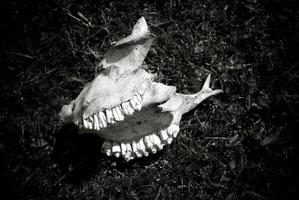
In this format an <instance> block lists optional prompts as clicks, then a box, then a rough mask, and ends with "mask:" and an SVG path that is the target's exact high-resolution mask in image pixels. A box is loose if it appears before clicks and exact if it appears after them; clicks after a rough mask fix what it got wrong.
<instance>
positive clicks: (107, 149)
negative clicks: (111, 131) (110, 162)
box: [102, 141, 112, 156]
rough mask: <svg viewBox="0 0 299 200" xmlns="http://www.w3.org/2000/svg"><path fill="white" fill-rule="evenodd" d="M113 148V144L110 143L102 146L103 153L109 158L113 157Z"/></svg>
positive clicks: (107, 142)
mask: <svg viewBox="0 0 299 200" xmlns="http://www.w3.org/2000/svg"><path fill="white" fill-rule="evenodd" d="M111 148H112V143H111V142H109V141H104V143H103V144H102V152H103V153H104V154H106V155H107V156H111V155H112V151H111Z"/></svg>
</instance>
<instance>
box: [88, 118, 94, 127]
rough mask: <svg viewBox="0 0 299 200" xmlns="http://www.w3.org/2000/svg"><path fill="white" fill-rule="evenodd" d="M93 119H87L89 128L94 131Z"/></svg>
mask: <svg viewBox="0 0 299 200" xmlns="http://www.w3.org/2000/svg"><path fill="white" fill-rule="evenodd" d="M92 122H93V119H92V118H91V117H89V118H87V128H88V129H92V125H93V123H92Z"/></svg>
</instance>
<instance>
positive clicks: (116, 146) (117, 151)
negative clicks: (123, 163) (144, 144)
mask: <svg viewBox="0 0 299 200" xmlns="http://www.w3.org/2000/svg"><path fill="white" fill-rule="evenodd" d="M112 153H113V155H114V156H115V157H117V158H118V157H119V156H120V154H121V149H120V146H119V144H118V143H116V142H113V144H112Z"/></svg>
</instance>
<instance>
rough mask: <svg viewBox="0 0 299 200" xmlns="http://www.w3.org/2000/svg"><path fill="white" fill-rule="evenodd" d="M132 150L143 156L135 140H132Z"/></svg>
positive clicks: (139, 156) (138, 155)
mask: <svg viewBox="0 0 299 200" xmlns="http://www.w3.org/2000/svg"><path fill="white" fill-rule="evenodd" d="M132 150H133V152H134V154H135V155H136V157H137V158H141V157H142V155H141V154H140V153H139V152H138V148H137V143H136V141H135V140H133V141H132Z"/></svg>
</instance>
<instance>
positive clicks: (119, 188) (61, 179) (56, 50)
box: [0, 0, 299, 200]
mask: <svg viewBox="0 0 299 200" xmlns="http://www.w3.org/2000/svg"><path fill="white" fill-rule="evenodd" d="M298 7H299V5H298V3H297V1H292V0H287V1H283V0H272V1H270V0H269V1H256V0H242V1H237V0H232V1H231V0H229V1H228V0H227V1H211V0H202V1H195V0H194V1H191V0H189V1H188V0H187V1H183V0H181V1H179V0H176V1H175V0H168V1H158V0H157V1H149V0H148V1H139V2H138V1H95V0H94V1H91V0H88V1H82V2H81V1H71V0H65V1H33V0H29V1H27V0H26V1H25V0H23V1H22V0H20V1H16V0H11V1H5V0H2V1H1V3H0V9H1V10H0V21H1V24H0V32H1V40H0V69H1V71H0V76H1V85H0V89H1V90H0V92H1V96H0V174H1V175H0V181H1V182H2V183H3V184H5V185H4V187H1V189H2V190H3V192H1V196H5V195H8V196H7V197H8V198H7V199H14V198H20V199H225V200H233V199H293V197H294V196H295V195H297V196H298V192H297V188H296V185H298V169H299V168H298V167H299V166H298V164H296V161H297V163H298V158H299V156H298V147H297V143H298V113H297V112H296V110H298V82H299V80H298V77H299V75H298V64H299V59H298V57H299V56H298V53H299V51H298V45H299V39H298V31H299V23H298V22H299V17H298V16H299V15H298V14H299V13H298V9H297V8H298ZM141 16H144V17H145V18H146V20H147V22H148V25H149V27H150V29H151V31H152V32H153V33H154V34H156V35H157V39H156V41H155V44H154V45H153V47H152V49H151V50H150V52H149V54H148V57H147V59H146V63H147V68H148V70H149V71H151V72H152V73H157V75H158V77H159V81H161V82H163V83H166V84H169V85H175V86H176V87H177V90H178V91H179V92H181V93H187V94H188V93H194V92H196V91H198V90H199V89H200V88H201V86H202V83H203V81H204V79H205V78H206V76H207V74H209V73H212V79H213V84H212V86H213V87H214V88H221V89H223V90H224V92H225V93H224V94H222V95H218V96H216V97H214V98H212V99H209V100H207V101H205V102H204V103H202V104H201V105H200V106H198V107H197V108H196V109H195V110H193V111H192V112H190V113H189V114H187V115H185V116H184V118H183V120H182V121H181V132H180V134H179V137H178V138H177V139H176V140H175V142H174V143H173V144H171V145H170V146H169V147H167V148H165V149H164V150H163V151H162V152H160V153H158V154H157V155H154V156H150V157H148V158H146V159H140V160H136V161H133V162H129V163H125V162H124V161H122V160H117V159H114V158H106V157H104V156H103V155H101V154H100V149H99V148H100V143H101V141H100V139H99V138H98V137H78V136H77V135H76V131H77V130H76V127H74V126H73V125H66V126H62V124H61V122H60V120H59V117H58V113H59V111H60V109H61V107H62V105H64V104H67V103H69V102H70V100H71V99H73V98H75V97H76V96H77V95H78V94H79V92H80V91H81V89H82V88H83V86H84V84H85V83H87V82H88V81H90V80H92V79H93V78H94V76H95V74H96V72H97V67H96V66H97V63H98V62H99V61H100V60H101V58H102V56H103V54H104V53H105V52H106V50H107V49H108V48H109V44H110V43H111V42H113V41H116V40H118V39H120V38H122V37H124V36H126V35H128V34H130V31H131V28H132V27H133V25H134V24H135V22H136V21H137V20H138V19H139V17H141Z"/></svg>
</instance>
